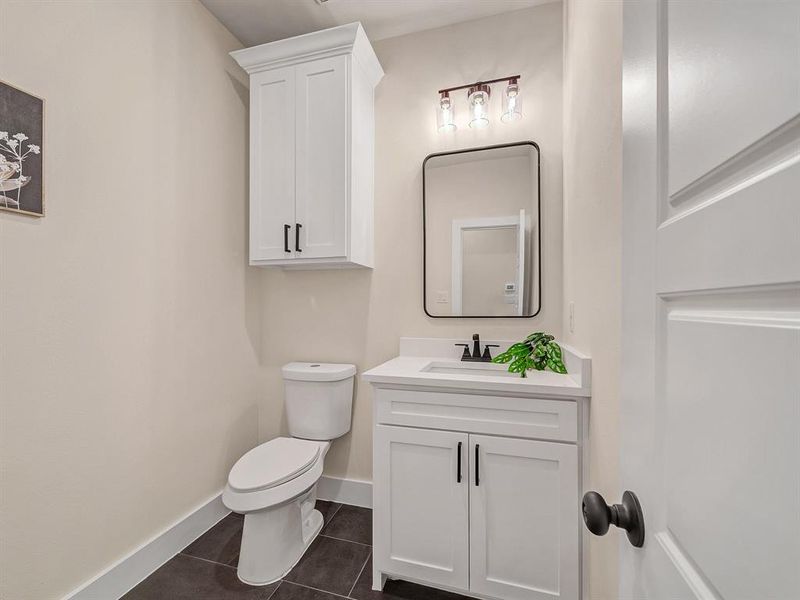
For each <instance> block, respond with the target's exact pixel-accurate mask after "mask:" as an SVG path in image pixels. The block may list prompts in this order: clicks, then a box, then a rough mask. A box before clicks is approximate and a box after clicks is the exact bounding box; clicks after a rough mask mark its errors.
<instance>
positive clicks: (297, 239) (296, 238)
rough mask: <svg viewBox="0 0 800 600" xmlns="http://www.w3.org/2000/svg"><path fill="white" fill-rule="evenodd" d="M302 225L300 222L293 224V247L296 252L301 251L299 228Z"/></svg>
mask: <svg viewBox="0 0 800 600" xmlns="http://www.w3.org/2000/svg"><path fill="white" fill-rule="evenodd" d="M301 227H302V225H301V224H300V223H295V224H294V249H295V251H296V252H302V250H300V228H301Z"/></svg>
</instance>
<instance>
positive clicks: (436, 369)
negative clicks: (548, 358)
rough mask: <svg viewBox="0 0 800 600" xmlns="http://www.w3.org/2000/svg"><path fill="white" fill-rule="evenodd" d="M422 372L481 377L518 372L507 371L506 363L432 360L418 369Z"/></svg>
mask: <svg viewBox="0 0 800 600" xmlns="http://www.w3.org/2000/svg"><path fill="white" fill-rule="evenodd" d="M420 371H421V372H423V373H442V374H446V375H481V376H483V377H486V376H490V377H514V378H516V379H519V378H520V375H519V373H509V372H508V365H498V364H494V363H479V362H453V361H441V362H438V361H434V362H431V363H428V364H427V365H425V366H424V367H422V368H421V369H420Z"/></svg>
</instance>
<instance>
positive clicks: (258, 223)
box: [250, 67, 295, 261]
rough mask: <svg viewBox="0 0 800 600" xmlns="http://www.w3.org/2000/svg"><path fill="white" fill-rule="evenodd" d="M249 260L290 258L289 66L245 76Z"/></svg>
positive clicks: (291, 100)
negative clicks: (247, 80) (247, 82)
mask: <svg viewBox="0 0 800 600" xmlns="http://www.w3.org/2000/svg"><path fill="white" fill-rule="evenodd" d="M250 107H251V109H250V260H251V261H258V260H287V259H291V258H293V257H294V251H293V248H294V246H293V245H292V244H291V243H290V242H291V241H292V235H293V232H294V223H295V215H294V205H295V202H294V197H295V178H294V154H295V152H294V142H295V131H294V129H295V127H294V122H295V71H294V67H285V68H283V69H274V70H272V71H264V72H261V73H256V74H254V75H252V76H251V78H250Z"/></svg>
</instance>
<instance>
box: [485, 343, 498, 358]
mask: <svg viewBox="0 0 800 600" xmlns="http://www.w3.org/2000/svg"><path fill="white" fill-rule="evenodd" d="M499 347H500V344H484V346H483V356H482V357H481V358H482V359H483V360H485V361H487V362H488V361H491V360H492V353H491V351H490V350H489V348H499Z"/></svg>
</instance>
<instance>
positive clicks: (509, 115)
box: [500, 79, 522, 123]
mask: <svg viewBox="0 0 800 600" xmlns="http://www.w3.org/2000/svg"><path fill="white" fill-rule="evenodd" d="M521 118H522V100H521V98H520V97H519V83H518V82H517V80H516V79H511V80H510V81H509V82H508V85H507V86H506V89H505V93H504V94H503V112H502V114H501V115H500V120H501V121H502V122H503V123H511V122H512V121H519V120H520V119H521Z"/></svg>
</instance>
